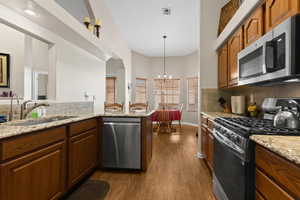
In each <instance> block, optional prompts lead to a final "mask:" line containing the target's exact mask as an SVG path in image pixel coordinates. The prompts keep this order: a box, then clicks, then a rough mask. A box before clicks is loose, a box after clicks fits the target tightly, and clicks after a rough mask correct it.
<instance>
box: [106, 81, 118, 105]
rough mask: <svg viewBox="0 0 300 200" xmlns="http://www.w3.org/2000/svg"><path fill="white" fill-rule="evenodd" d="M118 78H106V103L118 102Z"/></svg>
mask: <svg viewBox="0 0 300 200" xmlns="http://www.w3.org/2000/svg"><path fill="white" fill-rule="evenodd" d="M116 80H117V79H116V77H106V103H115V102H116Z"/></svg>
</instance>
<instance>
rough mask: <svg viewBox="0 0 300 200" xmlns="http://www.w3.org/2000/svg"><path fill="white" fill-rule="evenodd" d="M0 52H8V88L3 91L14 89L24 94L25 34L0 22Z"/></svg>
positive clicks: (0, 90)
mask: <svg viewBox="0 0 300 200" xmlns="http://www.w3.org/2000/svg"><path fill="white" fill-rule="evenodd" d="M0 33H1V37H0V52H1V53H7V54H10V85H11V87H10V88H8V89H7V88H3V89H1V88H0V93H1V94H2V92H3V91H10V90H12V91H14V92H16V93H17V94H19V95H20V96H23V95H24V88H23V87H24V65H25V54H24V52H25V35H24V34H23V33H21V32H19V31H16V30H15V29H12V28H10V27H8V26H6V25H4V24H1V23H0Z"/></svg>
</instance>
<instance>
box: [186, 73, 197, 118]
mask: <svg viewBox="0 0 300 200" xmlns="http://www.w3.org/2000/svg"><path fill="white" fill-rule="evenodd" d="M187 91H188V98H187V99H188V105H187V109H188V111H191V112H196V111H197V110H198V78H188V79H187Z"/></svg>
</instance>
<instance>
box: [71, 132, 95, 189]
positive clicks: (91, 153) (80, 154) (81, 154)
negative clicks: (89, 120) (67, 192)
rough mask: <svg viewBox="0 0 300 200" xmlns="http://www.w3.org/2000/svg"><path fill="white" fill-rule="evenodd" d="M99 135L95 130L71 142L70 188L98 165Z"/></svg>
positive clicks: (74, 138)
mask: <svg viewBox="0 0 300 200" xmlns="http://www.w3.org/2000/svg"><path fill="white" fill-rule="evenodd" d="M98 139H99V137H98V133H97V129H93V130H90V131H87V132H85V133H82V134H80V135H77V136H74V137H72V138H70V140H69V167H68V168H69V172H68V173H69V174H68V175H69V176H68V187H69V188H70V187H72V186H73V185H74V184H76V183H77V182H78V181H80V179H81V178H83V177H84V176H85V175H86V174H88V173H89V172H90V171H91V170H92V169H93V168H95V167H96V166H97V164H98V152H99V149H100V147H99V146H98V144H99V142H98Z"/></svg>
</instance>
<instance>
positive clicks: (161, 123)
mask: <svg viewBox="0 0 300 200" xmlns="http://www.w3.org/2000/svg"><path fill="white" fill-rule="evenodd" d="M181 117H182V116H181V111H180V110H179V109H159V110H156V111H155V112H154V113H153V114H152V115H151V120H152V121H153V122H156V123H157V124H158V128H157V129H158V130H157V132H160V131H161V130H164V131H163V132H173V131H174V130H175V131H176V129H173V128H172V123H173V121H180V120H181Z"/></svg>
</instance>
